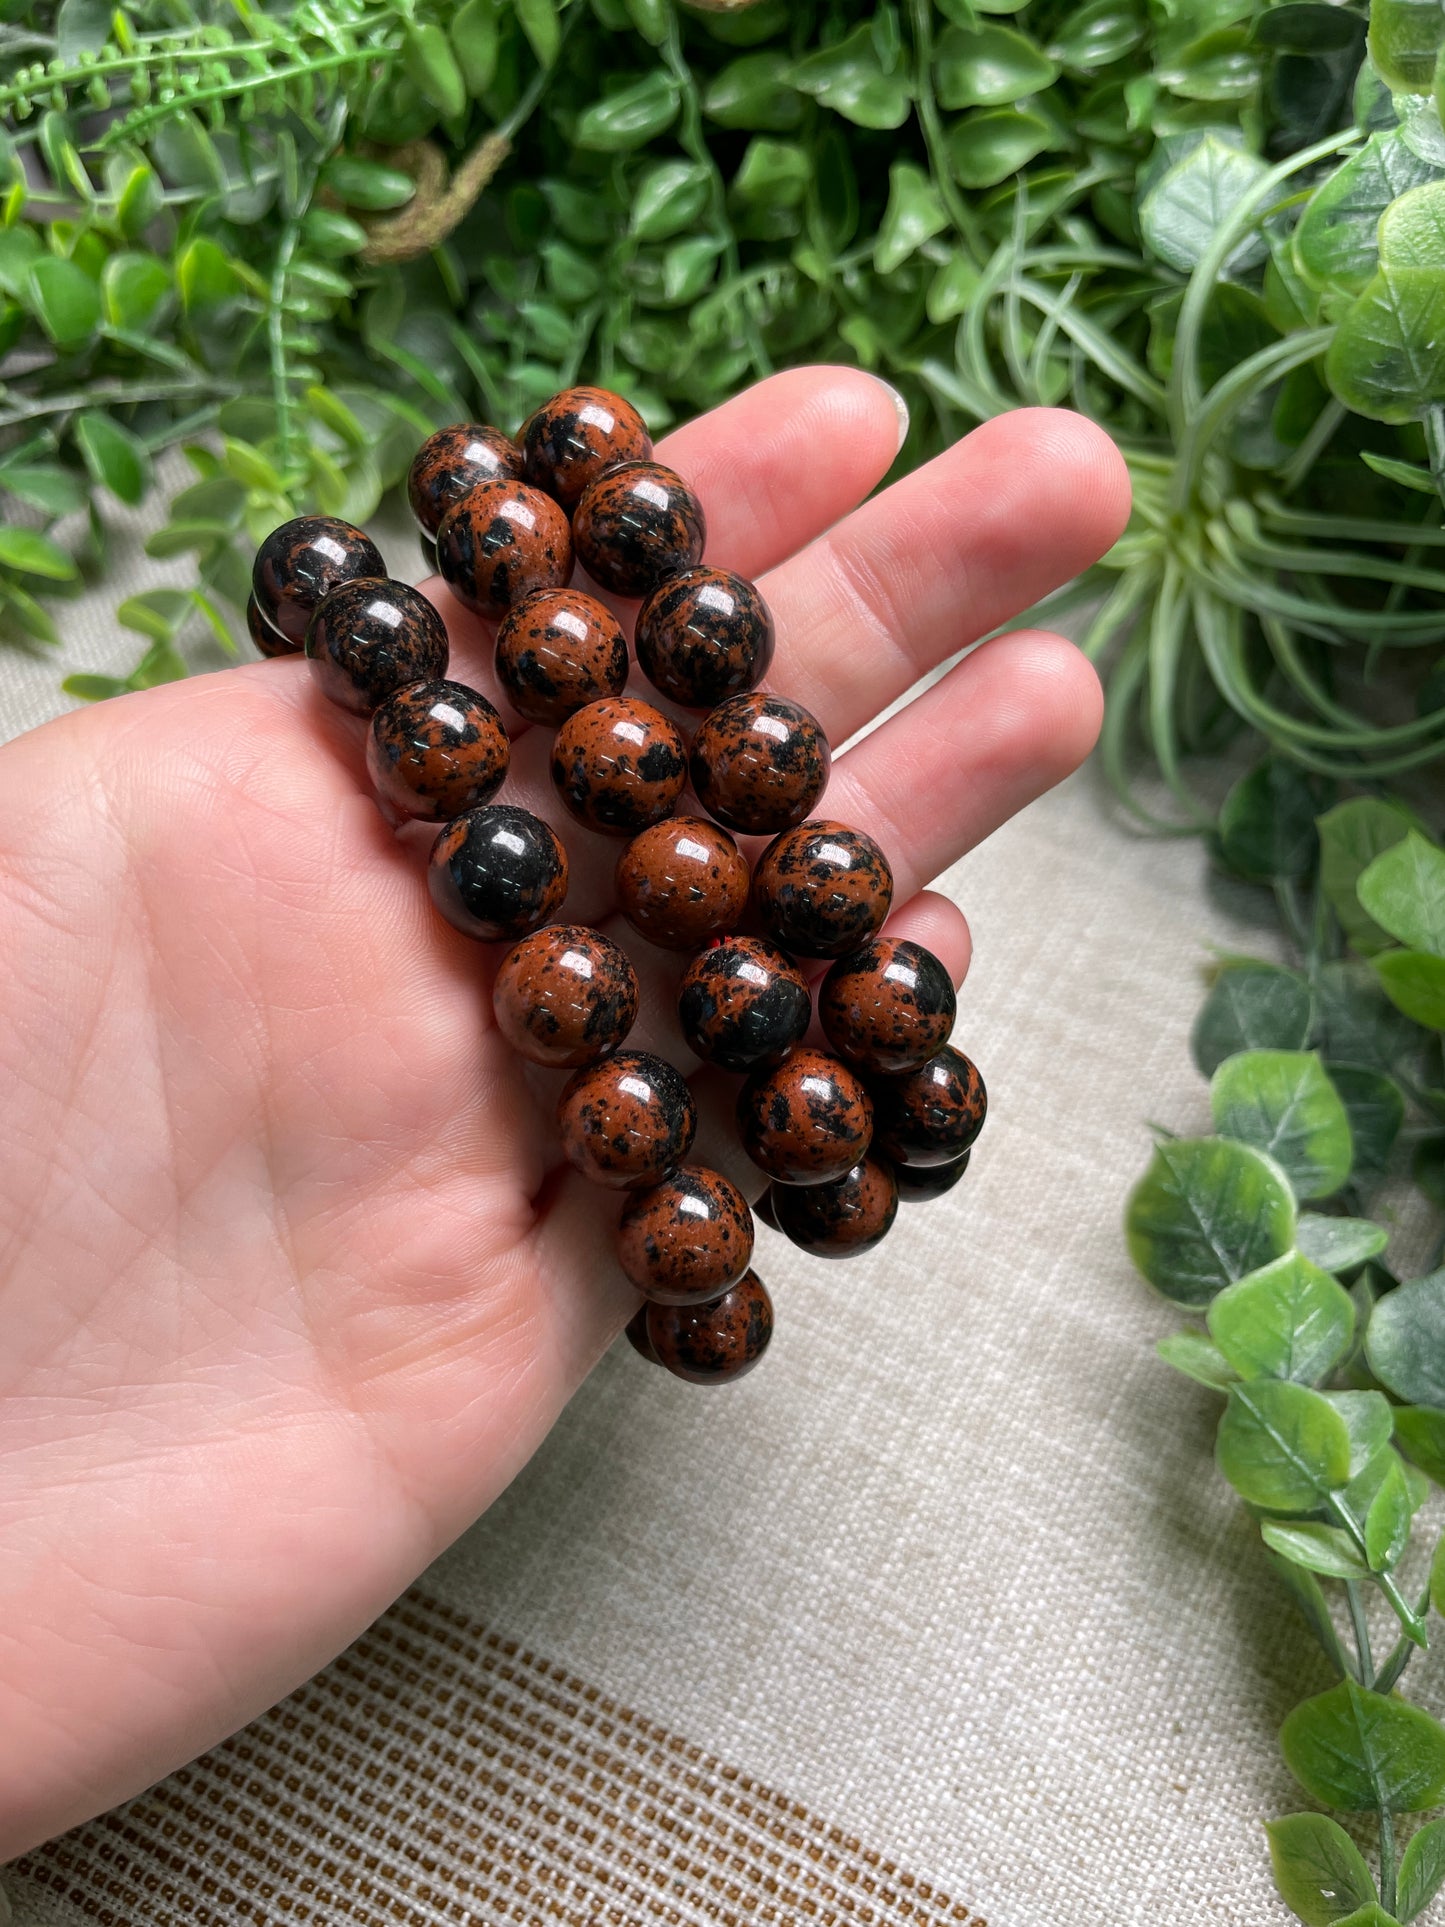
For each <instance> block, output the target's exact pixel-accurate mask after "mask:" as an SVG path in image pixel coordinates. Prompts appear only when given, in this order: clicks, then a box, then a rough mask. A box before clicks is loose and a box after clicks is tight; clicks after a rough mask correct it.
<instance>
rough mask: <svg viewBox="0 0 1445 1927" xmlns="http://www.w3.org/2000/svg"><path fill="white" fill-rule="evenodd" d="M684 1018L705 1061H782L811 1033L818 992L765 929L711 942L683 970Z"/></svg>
mask: <svg viewBox="0 0 1445 1927" xmlns="http://www.w3.org/2000/svg"><path fill="white" fill-rule="evenodd" d="M677 1015H678V1021H679V1022H680V1023H681V1025H682V1032H683V1035H684V1037H686V1039H687V1041H688V1043H689V1044H690V1045H691V1046H692V1048H693V1049H694V1050H695V1051H696V1052H697V1054H698V1056H699V1057H701V1058H702V1059H703V1060H704V1061H705V1062H706V1063H709V1064H717V1065H719V1066H721V1068H722V1069H723V1070H725V1071H751V1070H756V1069H757V1068H758V1066H759V1065H761V1064H777V1063H780V1062H781V1060H782V1059H783V1058H785V1057H786V1056H787V1054H788V1052H789V1051H790V1050H791V1049H792V1048H793V1046H794V1044H800V1043H801V1042H802V1041H803V1038H804V1037H805V1036H806V1035H807V1031H808V1025H809V1023H810V1022H811V1020H812V1015H813V1000H812V996H811V994H810V993H809V990H808V984H807V980H806V979H805V977H804V976H803V973H802V971H801V970H799V968H798V966H797V965H796V964H795V963H794V962H793V960H792V958H791V957H788V956H785V955H784V954H783V952H782V951H781V950H779V949H778V947H777V945H776V944H771V943H768V942H767V941H766V940H765V939H764V938H762V937H736V936H735V937H725V938H723V939H722V941H721V942H719V943H714V944H709V946H708V947H707V949H706V950H704V951H702V952H701V954H700V955H698V956H696V957H694V958H693V960H692V962H691V963H690V964H689V965H688V967H687V969H686V971H685V972H684V973H683V979H682V983H681V985H680V986H679V989H678V998H677Z"/></svg>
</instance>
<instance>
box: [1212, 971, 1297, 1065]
mask: <svg viewBox="0 0 1445 1927" xmlns="http://www.w3.org/2000/svg"><path fill="white" fill-rule="evenodd" d="M1313 1021H1314V1000H1313V998H1312V997H1311V995H1310V989H1309V985H1308V984H1307V983H1306V982H1305V980H1304V978H1303V977H1301V976H1299V975H1298V973H1297V972H1295V971H1293V970H1281V969H1280V968H1279V967H1278V966H1277V965H1275V964H1266V963H1230V964H1226V965H1225V966H1224V968H1223V969H1222V970H1221V971H1220V973H1219V975H1218V976H1217V977H1216V978H1215V980H1214V984H1213V987H1212V988H1211V990H1210V992H1209V995H1208V997H1207V998H1206V999H1205V1001H1204V1004H1203V1007H1202V1008H1201V1010H1200V1012H1199V1015H1198V1017H1197V1018H1196V1019H1195V1020H1194V1029H1193V1032H1192V1033H1191V1036H1190V1045H1191V1048H1192V1049H1193V1052H1194V1061H1195V1063H1196V1064H1197V1065H1198V1067H1199V1069H1200V1071H1201V1073H1202V1074H1203V1075H1204V1076H1205V1077H1209V1076H1212V1075H1213V1073H1214V1072H1215V1071H1216V1070H1218V1068H1219V1066H1220V1065H1221V1064H1222V1063H1223V1062H1224V1060H1225V1058H1226V1057H1233V1056H1234V1055H1235V1054H1236V1053H1237V1052H1239V1051H1243V1050H1303V1049H1304V1046H1305V1045H1306V1044H1307V1043H1308V1042H1309V1034H1310V1026H1311V1024H1312V1023H1313Z"/></svg>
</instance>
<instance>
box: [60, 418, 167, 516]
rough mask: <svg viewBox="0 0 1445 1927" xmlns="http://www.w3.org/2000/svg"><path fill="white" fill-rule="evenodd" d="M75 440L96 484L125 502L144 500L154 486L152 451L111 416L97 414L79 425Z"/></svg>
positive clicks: (78, 423)
mask: <svg viewBox="0 0 1445 1927" xmlns="http://www.w3.org/2000/svg"><path fill="white" fill-rule="evenodd" d="M75 439H76V441H77V442H79V444H80V452H81V454H82V455H84V457H85V465H86V467H87V468H88V469H89V470H90V472H91V475H92V476H93V477H94V479H95V481H96V482H97V483H98V484H99V485H100V486H101V487H102V488H108V489H109V490H110V492H111V494H112V495H114V496H116V497H117V498H118V499H119V500H120V501H122V502H129V503H130V504H131V505H132V506H134V505H135V504H136V503H137V502H140V501H143V500H144V498H145V495H146V491H147V490H148V489H149V488H150V485H151V458H150V451H149V450H148V449H147V447H146V445H145V443H144V442H143V441H141V440H140V439H139V438H138V437H137V436H135V435H132V434H131V432H130V430H129V429H128V428H122V427H121V425H120V423H119V422H118V421H115V420H114V419H113V418H112V417H111V416H109V415H102V414H100V413H98V412H93V413H90V414H86V415H81V416H80V417H79V418H78V419H77V421H76V423H75Z"/></svg>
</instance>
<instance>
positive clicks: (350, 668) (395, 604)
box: [306, 580, 447, 716]
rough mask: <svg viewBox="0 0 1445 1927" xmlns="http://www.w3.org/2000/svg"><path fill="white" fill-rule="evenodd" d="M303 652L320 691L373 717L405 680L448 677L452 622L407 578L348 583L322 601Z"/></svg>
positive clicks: (432, 679)
mask: <svg viewBox="0 0 1445 1927" xmlns="http://www.w3.org/2000/svg"><path fill="white" fill-rule="evenodd" d="M306 655H307V659H308V661H309V662H310V664H311V673H312V675H313V676H315V678H316V681H317V683H318V684H319V685H320V688H321V691H322V693H323V695H326V696H329V697H330V699H331V701H332V702H334V703H336V704H337V705H339V707H340V708H342V709H349V710H352V711H353V712H354V713H355V714H356V715H358V716H369V715H370V714H371V712H372V711H373V710H374V709H375V708H376V706H377V704H378V703H384V702H385V701H386V699H387V697H388V696H394V695H395V694H396V692H397V690H398V689H405V687H406V685H407V684H408V683H413V682H434V681H436V679H437V678H438V677H440V676H443V675H445V673H446V666H447V626H446V624H445V623H444V622H443V621H442V619H441V614H440V612H439V611H438V610H437V609H436V608H435V607H434V606H433V605H432V604H431V603H430V602H428V601H427V599H426V597H425V596H424V595H423V594H422V593H421V591H420V589H413V588H412V587H411V586H410V584H408V583H406V582H393V581H389V580H388V581H383V582H368V581H360V582H344V583H343V584H342V585H341V587H340V588H339V589H333V590H332V591H331V593H330V595H328V596H326V597H324V598H323V599H322V600H321V601H320V602H319V603H317V605H316V608H315V610H314V612H313V614H312V617H311V621H310V623H309V624H308V625H307V629H306Z"/></svg>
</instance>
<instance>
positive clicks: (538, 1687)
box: [14, 1591, 984, 1927]
mask: <svg viewBox="0 0 1445 1927" xmlns="http://www.w3.org/2000/svg"><path fill="white" fill-rule="evenodd" d="M14 1872H15V1873H16V1874H17V1875H18V1876H20V1880H21V1882H22V1883H33V1888H35V1889H39V1890H41V1891H42V1892H46V1893H50V1894H53V1895H56V1896H57V1897H62V1898H64V1899H66V1900H68V1901H69V1902H71V1903H72V1905H74V1906H75V1907H77V1908H78V1909H79V1910H80V1911H81V1912H83V1913H84V1914H85V1916H86V1917H87V1918H88V1919H90V1920H93V1921H95V1922H97V1923H98V1927H177V1924H178V1923H180V1922H182V1921H184V1922H187V1923H189V1924H190V1927H242V1924H246V1927H272V1923H278V1922H285V1923H295V1927H323V1924H325V1927H398V1924H399V1927H453V1924H454V1927H503V1924H504V1923H516V1924H517V1927H558V1923H562V1924H563V1927H792V1924H793V1923H795V1922H799V1923H801V1922H806V1923H810V1924H811V1927H984V1923H983V1922H982V1921H980V1920H979V1919H978V1918H977V1916H976V1915H974V1914H973V1913H971V1912H970V1910H969V1909H968V1908H967V1907H965V1906H963V1905H962V1904H961V1903H960V1902H958V1901H955V1900H951V1899H950V1898H949V1897H948V1895H946V1894H943V1893H940V1892H939V1891H938V1890H937V1889H936V1888H934V1887H933V1886H931V1885H930V1884H929V1883H928V1882H927V1881H924V1880H917V1879H915V1878H914V1876H913V1875H912V1874H910V1873H907V1872H905V1871H904V1870H902V1869H900V1868H899V1867H897V1866H895V1865H894V1863H893V1862H892V1861H891V1860H888V1859H885V1858H884V1857H883V1856H882V1855H881V1854H879V1853H877V1852H875V1851H873V1850H871V1849H869V1848H867V1847H865V1846H863V1845H862V1843H861V1842H860V1841H858V1840H855V1839H853V1838H852V1837H851V1836H849V1835H848V1834H846V1833H844V1832H842V1831H841V1830H840V1829H839V1828H837V1827H833V1826H830V1825H828V1823H827V1822H826V1821H823V1820H820V1819H818V1818H817V1817H816V1816H815V1815H814V1814H812V1813H810V1812H809V1811H808V1809H807V1808H806V1807H803V1806H800V1805H799V1804H798V1802H797V1801H796V1800H792V1799H790V1798H789V1797H788V1796H787V1795H786V1794H784V1793H779V1792H778V1791H776V1790H775V1789H774V1788H772V1787H769V1786H765V1785H764V1784H763V1783H762V1782H760V1781H758V1780H755V1779H753V1778H752V1777H751V1776H750V1775H748V1774H745V1773H741V1772H739V1771H738V1770H737V1769H736V1768H735V1767H730V1766H725V1765H724V1764H723V1763H722V1762H721V1761H719V1760H717V1759H715V1758H714V1757H713V1756H712V1755H711V1754H709V1753H708V1752H706V1750H705V1749H704V1748H702V1747H700V1746H697V1745H695V1744H693V1743H692V1742H691V1741H689V1740H686V1739H683V1738H682V1737H680V1736H679V1735H678V1734H675V1733H670V1732H669V1731H668V1730H667V1729H666V1728H665V1727H661V1726H657V1725H655V1724H653V1722H651V1721H650V1720H647V1719H644V1718H643V1717H641V1716H640V1715H639V1714H637V1713H634V1712H632V1711H630V1710H629V1709H628V1708H626V1707H622V1706H619V1705H617V1703H616V1702H615V1701H613V1700H611V1699H609V1698H608V1697H607V1696H606V1694H604V1693H601V1692H599V1691H598V1689H597V1688H596V1687H593V1686H588V1685H586V1684H585V1683H584V1682H583V1681H582V1680H579V1679H577V1678H575V1677H574V1676H573V1675H572V1674H570V1673H568V1672H567V1671H566V1670H565V1669H564V1668H562V1667H560V1666H554V1665H552V1664H551V1663H550V1662H548V1661H547V1660H544V1659H539V1658H538V1657H537V1656H536V1655H535V1654H533V1653H531V1652H529V1651H528V1650H526V1649H525V1648H523V1647H520V1646H518V1645H517V1643H516V1642H515V1641H511V1640H506V1639H503V1638H501V1637H500V1636H498V1635H497V1634H494V1633H488V1632H485V1631H483V1630H482V1629H481V1628H479V1627H477V1626H475V1625H473V1624H472V1623H471V1622H470V1621H468V1620H467V1619H466V1618H465V1617H464V1616H462V1615H461V1614H459V1613H457V1612H455V1611H453V1610H452V1609H451V1608H450V1607H448V1606H445V1605H443V1604H441V1603H440V1602H439V1601H437V1600H434V1599H431V1598H429V1597H427V1595H425V1594H424V1593H421V1592H416V1591H413V1592H411V1593H409V1594H408V1595H407V1597H406V1598H405V1599H403V1600H402V1601H401V1602H400V1603H399V1604H398V1605H396V1606H395V1607H393V1608H392V1610H391V1611H390V1612H389V1613H388V1614H386V1616H385V1617H384V1618H383V1619H381V1620H379V1621H378V1623H377V1624H376V1625H375V1626H373V1627H372V1629H371V1631H370V1632H369V1633H367V1634H366V1635H365V1637H364V1638H363V1639H361V1640H360V1641H358V1643H357V1644H356V1645H355V1646H354V1647H352V1648H351V1649H350V1651H349V1652H346V1653H343V1654H342V1656H341V1658H340V1659H338V1660H337V1661H335V1663H334V1664H333V1665H331V1666H329V1667H328V1668H327V1669H326V1671H325V1672H324V1673H321V1674H320V1675H319V1676H318V1677H317V1678H316V1679H314V1680H312V1681H311V1682H310V1683H309V1685H307V1686H304V1687H302V1689H301V1690H300V1692H298V1693H295V1694H293V1695H292V1697H291V1698H290V1699H288V1700H286V1701H284V1702H283V1703H282V1704H281V1705H280V1706H278V1707H275V1708H274V1709H273V1710H272V1711H271V1712H270V1713H268V1714H266V1715H265V1716H264V1717H263V1718H262V1719H260V1720H258V1721H256V1723H255V1724H254V1725H252V1726H249V1727H247V1728H246V1730H245V1731H244V1732H242V1733H239V1734H237V1735H236V1736H235V1737H234V1738H233V1739H231V1740H229V1741H227V1742H226V1744H225V1745H224V1746H220V1747H218V1748H217V1749H216V1750H215V1751H214V1752H213V1753H210V1754H207V1755H206V1757H205V1758H204V1759H202V1760H198V1761H196V1762H195V1764H194V1765H192V1766H189V1767H185V1768H183V1769H182V1770H181V1771H180V1772H179V1773H176V1774H173V1775H172V1777H171V1778H170V1779H169V1780H167V1781H165V1782H163V1784H162V1785H160V1786H158V1787H154V1788H153V1789H152V1790H151V1791H150V1792H149V1793H146V1794H143V1795H142V1796H141V1797H140V1798H139V1799H138V1800H134V1801H132V1802H131V1803H130V1804H129V1805H128V1806H126V1807H121V1808H118V1809H117V1810H116V1811H115V1812H114V1813H110V1814H106V1815H104V1816H103V1817H102V1818H101V1819H99V1820H95V1821H92V1822H91V1824H90V1825H89V1826H86V1827H82V1828H79V1829H77V1830H76V1831H75V1832H74V1833H70V1834H67V1835H66V1836H65V1837H64V1838H63V1839H61V1840H58V1841H55V1842H53V1843H52V1844H51V1845H50V1846H48V1847H45V1848H43V1849H41V1850H40V1851H39V1852H37V1853H34V1854H31V1855H30V1856H29V1857H28V1858H26V1859H24V1860H21V1861H20V1862H18V1863H17V1865H16V1867H15V1869H14ZM37 1897H38V1896H37Z"/></svg>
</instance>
